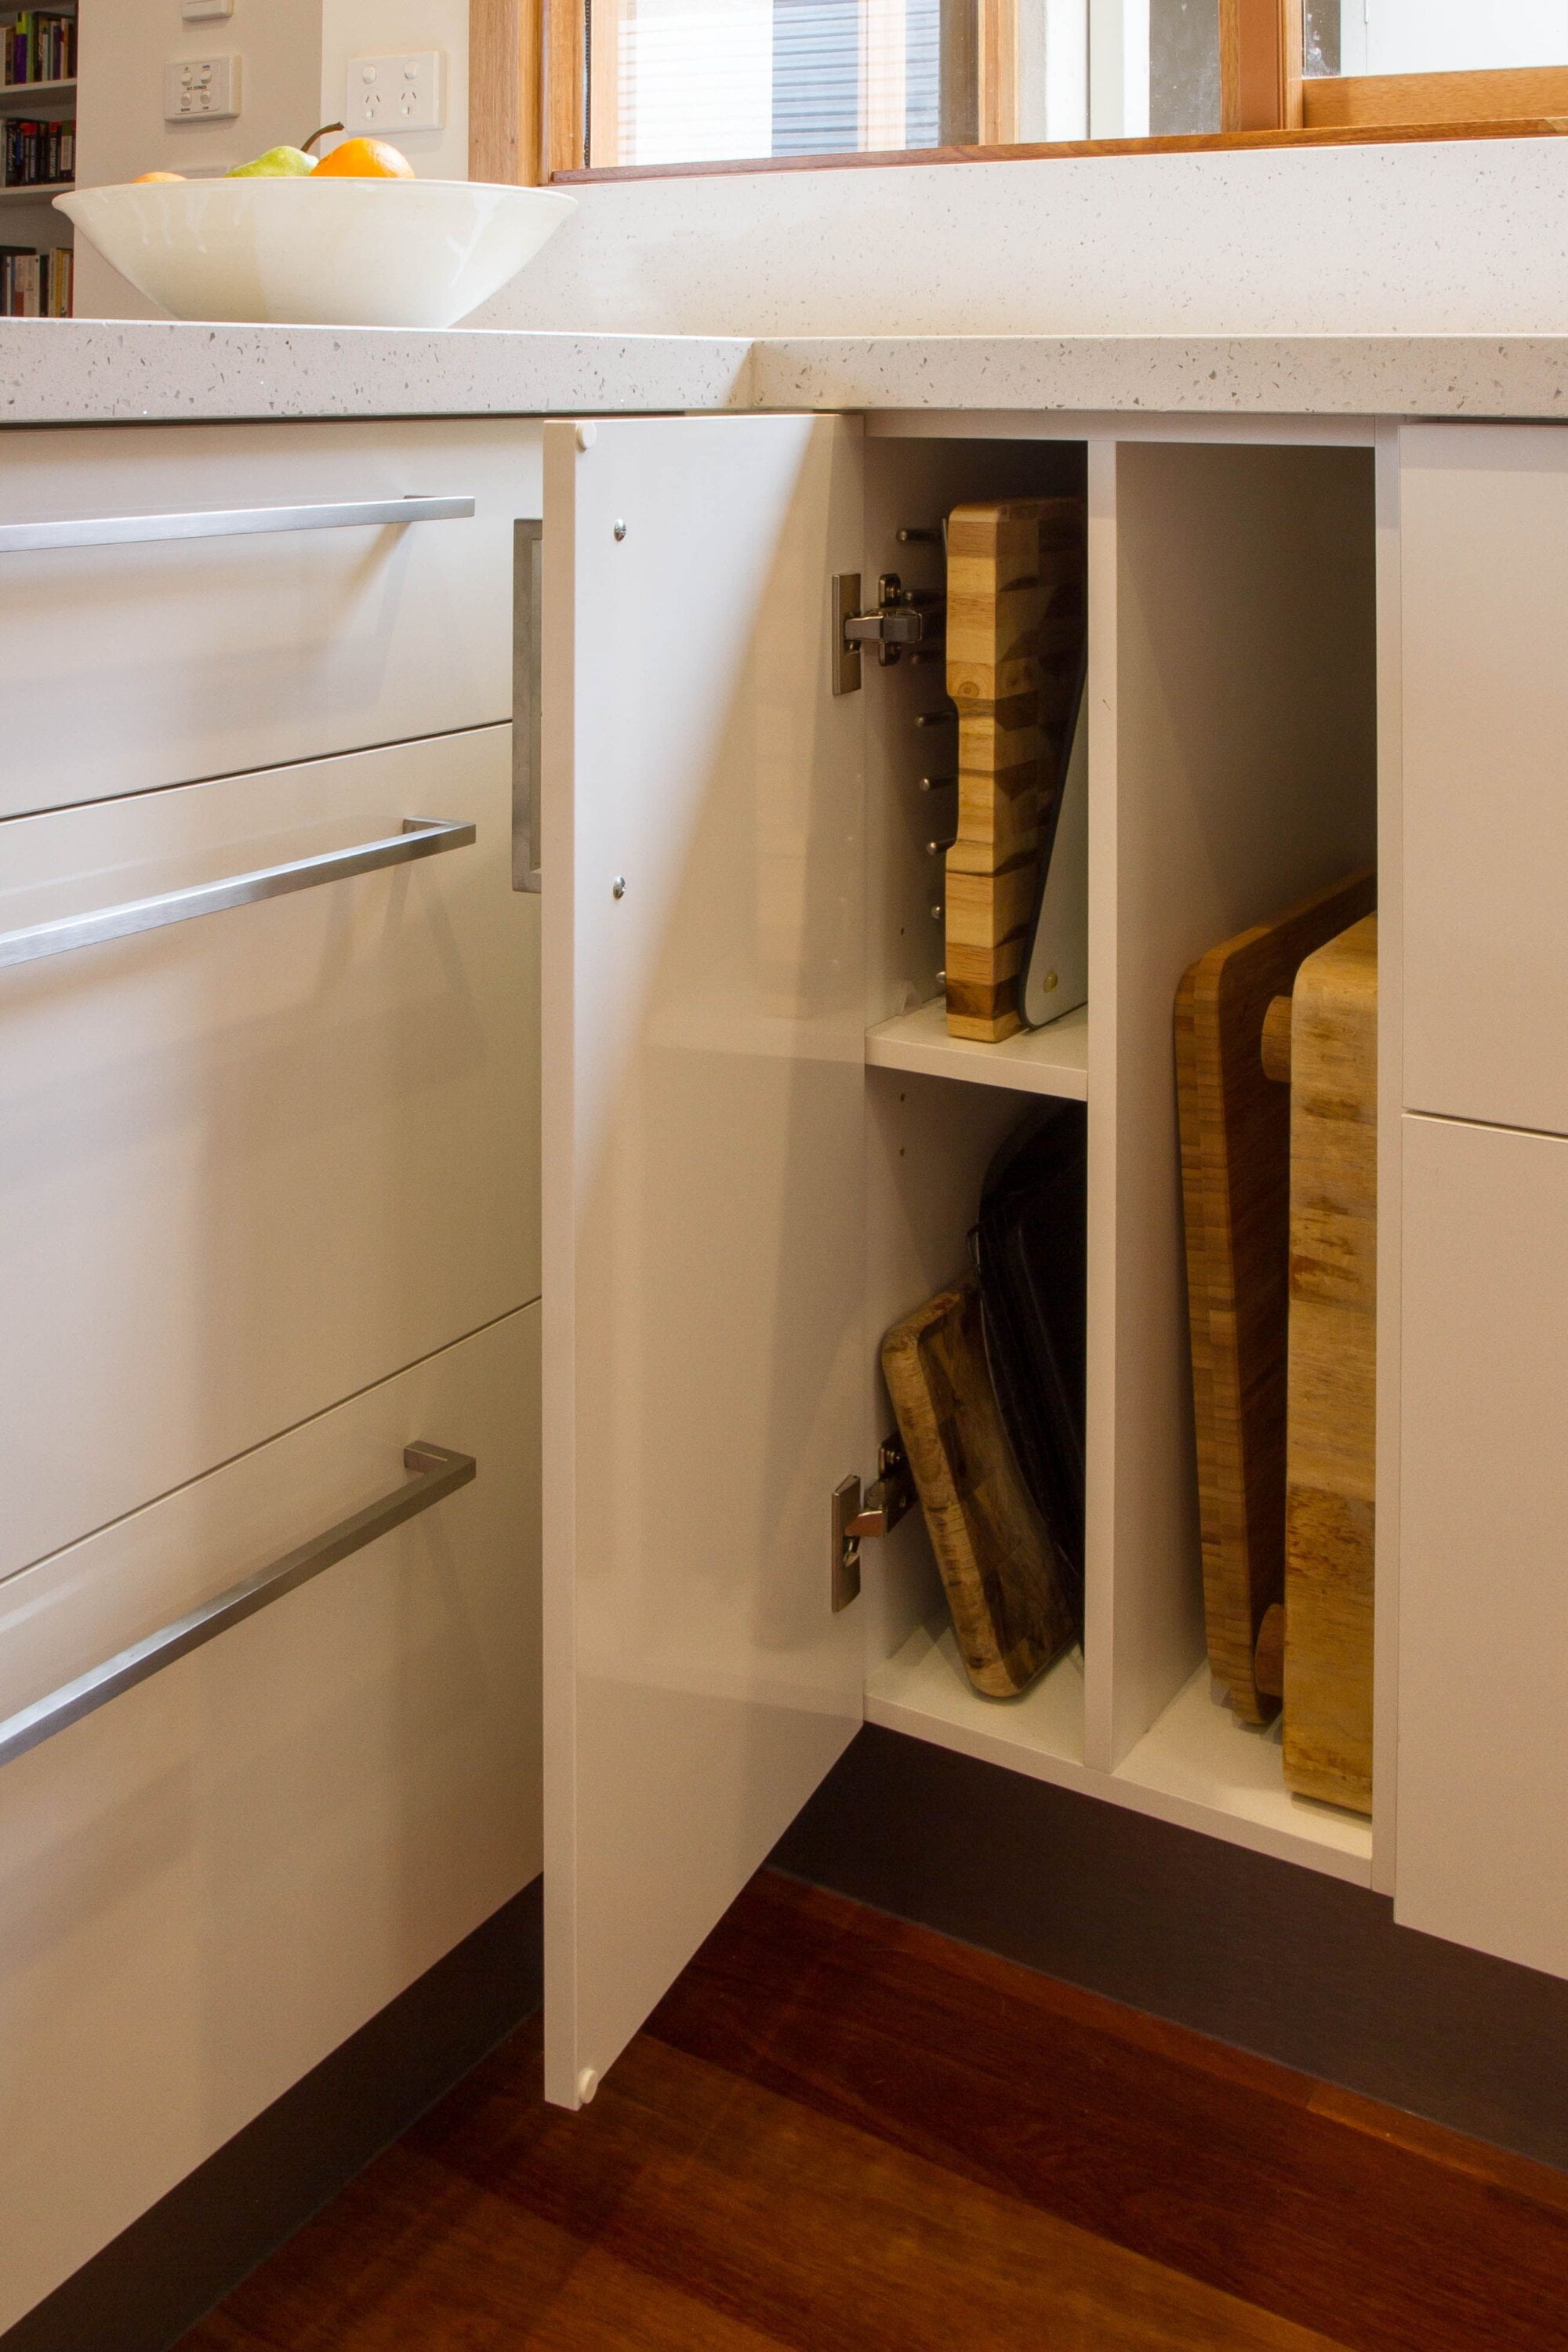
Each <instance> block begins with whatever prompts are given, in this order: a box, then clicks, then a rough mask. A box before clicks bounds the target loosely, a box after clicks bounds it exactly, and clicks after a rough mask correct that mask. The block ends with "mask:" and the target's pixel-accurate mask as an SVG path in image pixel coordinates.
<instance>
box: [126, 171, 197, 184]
mask: <svg viewBox="0 0 1568 2352" xmlns="http://www.w3.org/2000/svg"><path fill="white" fill-rule="evenodd" d="M184 176H185V175H184V173H183V172H138V173H137V174H136V177H135V178H134V179H133V180H132V183H131V184H132V187H133V188H145V187H147V186H149V185H150V184H151V183H152V182H153V180H183V179H184Z"/></svg>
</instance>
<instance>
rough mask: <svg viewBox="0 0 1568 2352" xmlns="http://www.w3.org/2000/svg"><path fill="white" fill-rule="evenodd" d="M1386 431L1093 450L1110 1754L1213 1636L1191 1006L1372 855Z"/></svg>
mask: <svg viewBox="0 0 1568 2352" xmlns="http://www.w3.org/2000/svg"><path fill="white" fill-rule="evenodd" d="M1373 562H1374V549H1373V481H1372V458H1371V453H1370V451H1368V450H1366V449H1359V448H1350V449H1345V448H1291V447H1257V446H1240V445H1228V446H1227V445H1225V444H1218V445H1209V446H1199V445H1192V444H1180V443H1160V442H1139V443H1113V442H1110V441H1106V442H1094V443H1091V444H1090V450H1089V663H1090V668H1089V690H1090V697H1091V702H1090V735H1089V775H1090V783H1089V791H1090V801H1091V818H1090V837H1089V860H1090V872H1089V1008H1090V1045H1089V1053H1090V1061H1089V1419H1088V1447H1089V1460H1088V1496H1087V1502H1088V1528H1087V1531H1086V1532H1087V1558H1086V1569H1087V1577H1088V1625H1087V1633H1086V1643H1085V1663H1086V1670H1087V1677H1088V1679H1087V1688H1086V1716H1085V1759H1086V1761H1087V1762H1089V1764H1090V1765H1091V1766H1096V1767H1099V1768H1100V1769H1110V1770H1115V1769H1117V1768H1118V1767H1119V1766H1120V1765H1121V1763H1122V1762H1123V1761H1124V1760H1125V1759H1126V1757H1127V1755H1128V1753H1129V1751H1130V1750H1131V1748H1132V1747H1133V1746H1134V1745H1135V1744H1136V1743H1137V1741H1138V1740H1139V1739H1140V1738H1142V1735H1143V1733H1144V1732H1145V1731H1147V1730H1148V1729H1149V1728H1150V1727H1151V1726H1152V1724H1153V1723H1154V1722H1155V1720H1156V1719H1157V1717H1159V1716H1160V1715H1161V1714H1162V1713H1163V1710H1164V1708H1165V1707H1166V1706H1169V1705H1170V1703H1171V1701H1172V1700H1173V1698H1174V1697H1175V1696H1176V1695H1177V1693H1178V1692H1179V1691H1180V1689H1181V1688H1182V1686H1183V1685H1184V1683H1185V1682H1186V1681H1187V1680H1188V1679H1189V1677H1190V1676H1191V1675H1192V1674H1193V1672H1194V1669H1195V1668H1196V1667H1197V1666H1198V1665H1199V1664H1201V1662H1202V1660H1203V1656H1204V1647H1205V1644H1204V1625H1203V1601H1202V1574H1201V1563H1200V1553H1199V1542H1198V1522H1197V1491H1196V1471H1195V1456H1194V1437H1193V1421H1192V1393H1191V1374H1190V1359H1189V1355H1188V1344H1187V1324H1186V1284H1185V1268H1184V1242H1183V1231H1182V1213H1181V1185H1180V1163H1179V1152H1178V1144H1177V1130H1176V1102H1175V1079H1174V1066H1173V1041H1172V1020H1173V1006H1174V1001H1175V993H1176V987H1177V983H1178V982H1179V981H1180V979H1181V976H1182V973H1183V971H1184V970H1185V969H1186V967H1187V965H1188V964H1189V963H1190V962H1192V961H1194V958H1195V957H1197V956H1198V955H1200V954H1202V953H1203V952H1204V951H1205V950H1206V949H1208V948H1210V947H1213V946H1215V944H1216V943H1217V942H1219V941H1220V940H1225V939H1226V938H1228V937H1230V935H1231V934H1232V933H1234V932H1236V931H1238V930H1240V929H1244V928H1245V927H1246V926H1247V925H1248V924H1250V923H1254V922H1257V921H1259V920H1262V919H1265V918H1266V917H1268V916H1269V915H1271V914H1273V913H1275V912H1276V911H1278V910H1279V908H1282V907H1284V906H1286V905H1288V904H1289V901H1290V900H1291V899H1292V898H1295V897H1297V896H1299V895H1300V893H1302V892H1304V891H1306V890H1309V889H1311V888H1313V887H1316V886H1318V885H1320V884H1321V883H1326V882H1328V881H1330V880H1331V879H1332V878H1333V877H1335V876H1336V875H1337V874H1339V873H1341V872H1343V871H1347V870H1348V869H1349V868H1351V867H1352V866H1356V865H1359V864H1362V863H1364V862H1366V861H1368V860H1369V859H1370V858H1371V857H1372V856H1373V853H1374V845H1375V835H1376V809H1375V767H1376V740H1375V739H1376V724H1375V673H1374V642H1375V602H1374V577H1373Z"/></svg>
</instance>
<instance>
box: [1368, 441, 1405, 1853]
mask: <svg viewBox="0 0 1568 2352" xmlns="http://www.w3.org/2000/svg"><path fill="white" fill-rule="evenodd" d="M1399 435H1400V428H1399V426H1398V425H1396V424H1389V425H1380V426H1379V428H1378V443H1377V449H1376V454H1375V460H1374V462H1375V467H1376V483H1377V491H1376V495H1377V824H1378V837H1379V839H1380V840H1381V841H1383V842H1384V843H1385V844H1386V845H1387V855H1386V856H1385V857H1384V860H1383V865H1382V868H1381V871H1380V873H1379V877H1378V893H1377V896H1378V911H1377V950H1378V956H1377V1473H1376V1488H1377V1504H1376V1510H1377V1518H1376V1538H1375V1544H1376V1550H1375V1559H1376V1568H1375V1576H1376V1591H1375V1598H1374V1603H1373V1645H1374V1646H1373V1706H1372V1721H1373V1743H1372V1756H1373V1769H1372V1790H1373V1811H1372V1883H1373V1888H1374V1890H1375V1891H1376V1892H1377V1893H1378V1894H1379V1895H1392V1894H1393V1892H1394V1849H1395V1838H1396V1834H1397V1832H1396V1820H1397V1813H1398V1804H1399V1778H1398V1774H1399V1456H1400V1436H1399V1412H1400V1382H1401V1378H1402V1342H1401V1336H1400V1316H1401V1304H1400V1287H1401V1285H1400V1267H1401V1250H1400V1224H1401V1219H1400V1202H1401V1198H1402V1193H1403V1186H1404V1174H1403V1146H1404V1140H1405V1121H1404V1118H1403V1117H1402V1115H1401V1114H1402V1112H1403V1110H1404V1104H1405V1067H1404V1060H1403V1055H1402V1054H1401V1050H1400V1043H1401V1038H1402V1035H1403V1018H1402V1003H1403V993H1404V990H1403V973H1404V957H1403V940H1404V865H1405V860H1404V854H1403V848H1402V844H1401V834H1402V829H1403V822H1404V793H1405V762H1404V726H1405V696H1404V684H1403V661H1402V622H1403V615H1402V612H1401V588H1400V562H1399Z"/></svg>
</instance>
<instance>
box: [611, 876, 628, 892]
mask: <svg viewBox="0 0 1568 2352" xmlns="http://www.w3.org/2000/svg"><path fill="white" fill-rule="evenodd" d="M610 896H611V898H625V897H626V876H625V875H624V874H617V875H616V878H615V880H614V881H613V882H612V883H611V885H610Z"/></svg>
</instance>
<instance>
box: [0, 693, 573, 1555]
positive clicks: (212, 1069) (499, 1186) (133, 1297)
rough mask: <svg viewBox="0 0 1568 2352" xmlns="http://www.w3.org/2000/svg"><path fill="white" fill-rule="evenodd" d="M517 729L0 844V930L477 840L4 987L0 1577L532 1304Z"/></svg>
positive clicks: (533, 1205) (15, 972) (62, 816)
mask: <svg viewBox="0 0 1568 2352" xmlns="http://www.w3.org/2000/svg"><path fill="white" fill-rule="evenodd" d="M510 736H511V730H510V728H509V727H505V726H501V727H492V728H482V729H476V730H473V731H471V732H469V733H467V734H461V735H450V736H446V737H443V738H441V739H439V740H437V741H435V742H432V743H419V744H408V745H400V746H395V747H394V748H392V749H389V750H385V751H372V752H361V753H357V754H352V755H350V756H349V757H346V758H343V759H339V760H327V761H315V762H311V763H309V764H307V765H303V766H300V767H294V768H280V769H274V770H271V771H269V772H268V773H266V774H264V775H259V776H248V777H240V778H233V779H230V780H229V781H227V782H221V783H213V784H197V785H190V786H185V787H182V788H181V789H179V790H177V791H173V792H165V793H144V794H142V795H139V796H137V797H136V798H134V799H131V800H124V801H115V802H110V803H102V804H100V805H98V806H95V807H92V808H80V809H68V810H63V811H60V812H58V814H54V815H51V816H40V817H19V818H16V819H15V820H14V821H13V822H11V823H10V824H5V825H0V932H6V933H9V932H11V931H13V930H15V929H20V928H23V927H28V926H31V925H34V924H37V923H40V922H45V921H47V920H50V919H54V918H57V917H62V916H66V915H74V914H77V913H79V912H84V911H86V910H88V909H89V908H105V907H111V906H113V905H115V904H117V903H119V902H120V901H122V900H129V899H137V898H147V897H151V896H153V894H155V893H157V892H161V891H163V890H166V889H170V888H173V887H180V886H182V885H187V884H194V883H199V882H205V881H208V880H211V879H215V878H216V877H220V876H228V875H237V874H243V873H245V872H247V871H248V870H249V869H252V868H255V867H260V866H271V865H275V864H278V863H281V862H283V861H285V860H288V859H293V858H299V857H303V856H312V855H315V854H317V853H319V852H327V851H331V850H336V849H341V848H344V847H347V846H348V845H353V844H355V843H359V842H367V841H374V840H376V839H378V838H381V837H384V836H385V835H395V834H396V833H397V832H398V831H399V828H400V827H401V825H402V824H403V822H404V820H405V818H410V817H447V818H456V819H462V820H467V821H468V822H471V823H472V824H474V825H475V826H476V827H477V839H476V840H475V841H474V842H473V843H472V844H471V845H468V846H467V847H459V848H454V849H451V850H448V851H446V852H444V853H442V854H441V855H440V856H431V857H427V858H426V859H424V860H422V861H421V862H419V863H418V864H416V865H412V866H396V867H395V868H393V869H391V870H388V871H383V872H378V873H372V874H365V875H362V876H359V877H354V878H351V879H346V880H337V881H331V882H325V883H321V884H319V885H318V886H316V887H312V888H310V889H306V890H303V891H300V892H298V893H295V894H293V895H291V896H289V897H286V898H273V899H270V900H268V901H267V902H266V903H263V904H260V905H254V906H242V907H238V908H230V909H229V910H227V911H226V912H223V913H219V914H213V915H208V916H205V917H204V918H203V919H201V920H199V921H195V922H185V923H182V924H179V925H177V926H175V927H174V928H172V929H164V930H157V931H152V932H149V933H147V934H145V935H143V936H142V937H141V938H136V939H129V940H120V941H118V942H114V943H111V944H107V945H100V946H94V947H88V948H81V949H78V950H74V951H73V952H71V953H69V954H64V955H57V956H53V957H50V958H49V959H47V961H41V962H36V963H30V964H25V965H22V966H19V967H17V968H15V969H12V970H0V1327H3V1328H4V1331H5V1347H4V1349H0V1491H3V1492H4V1494H5V1511H4V1513H3V1514H0V1574H5V1573H7V1572H9V1571H10V1570H14V1569H16V1568H19V1567H21V1566H23V1565H24V1564H25V1563H26V1561H28V1560H31V1559H38V1558H40V1557H41V1556H42V1555H43V1554H44V1553H46V1552H49V1551H53V1550H55V1549H58V1547H59V1546H60V1545H61V1544H64V1543H68V1542H71V1541H73V1540H74V1539H75V1538H77V1537H78V1536H80V1535H84V1534H86V1533H87V1532H88V1531H89V1529H91V1528H95V1527H100V1526H102V1525H104V1524H106V1523H107V1522H108V1521H109V1520H110V1519H112V1518H115V1517H118V1516H119V1515H120V1514H121V1513H122V1512H125V1511H129V1510H132V1509H134V1508H136V1507H138V1506H139V1505H141V1504H142V1503H145V1502H148V1501H150V1500H151V1499H152V1498H153V1496H156V1495H159V1494H163V1493H165V1492H167V1491H168V1489H170V1488H171V1487H173V1486H176V1485H178V1484H179V1483H180V1482H181V1481H182V1480H184V1479H187V1478H192V1477H195V1476H197V1475H200V1474H201V1473H202V1472H204V1471H205V1470H208V1469H211V1468H212V1467H214V1466H215V1465H216V1464H218V1463H220V1462H224V1461H226V1460H227V1459H229V1458H230V1457H231V1456H232V1455H234V1454H238V1453H239V1452H240V1451H242V1449H243V1448H245V1447H246V1446H249V1445H255V1444H258V1443H259V1442H260V1441H262V1440H263V1439H266V1438H268V1437H271V1436H273V1435H275V1434H276V1433H278V1432H279V1430H281V1429H285V1428H288V1427H289V1425H290V1424H291V1423H294V1422H297V1421H300V1420H302V1419H303V1418H304V1417H305V1416H306V1415H308V1414H310V1413H312V1412H321V1411H322V1410H323V1409H324V1408H325V1407H326V1406H328V1405H330V1404H333V1403H335V1402H337V1401H338V1400H339V1399H340V1398H342V1397H345V1396H349V1395H352V1394H353V1392H354V1391H356V1390H358V1389H361V1388H363V1387H364V1386H366V1385H367V1384H368V1383H369V1382H370V1381H376V1380H380V1379H382V1378H384V1376H385V1375H386V1374H387V1373H389V1372H393V1371H395V1370H398V1369H399V1368H400V1367H401V1366H403V1365H405V1364H408V1363H412V1362H413V1361H415V1360H416V1358H418V1357H420V1356H422V1355H425V1354H427V1353H428V1352H429V1351H430V1349H434V1348H437V1347H442V1346H444V1345H446V1344H447V1342H448V1341H449V1340H452V1339H458V1338H460V1337H461V1336H462V1334H463V1333H464V1332H465V1331H469V1330H473V1329H475V1328H478V1327H479V1325H480V1324H481V1323H485V1322H487V1321H489V1320H491V1319H493V1318H495V1317H496V1316H498V1315H501V1314H504V1313H506V1312H508V1311H509V1310H510V1309H511V1308H512V1307H518V1306H521V1304H523V1302H524V1301H525V1300H527V1299H529V1298H531V1297H535V1296H536V1295H537V1292H538V1240H537V1225H536V1216H537V1184H538V1177H537V1148H538V1146H537V1133H538V1128H537V1116H538V1114H537V1098H536V1094H535V1086H536V1054H537V1034H536V1026H535V1024H536V1018H537V1014H536V989H537V922H538V906H537V902H536V901H534V900H531V899H529V898H524V897H520V896H518V895H516V894H514V892H513V891H512V888H511V886H510Z"/></svg>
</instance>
